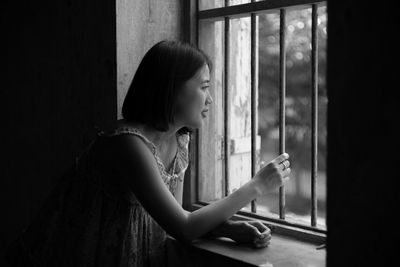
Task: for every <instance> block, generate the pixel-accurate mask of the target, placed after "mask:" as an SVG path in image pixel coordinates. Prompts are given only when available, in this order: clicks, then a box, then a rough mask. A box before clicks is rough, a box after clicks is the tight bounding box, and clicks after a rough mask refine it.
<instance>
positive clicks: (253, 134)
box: [250, 0, 258, 213]
mask: <svg viewBox="0 0 400 267" xmlns="http://www.w3.org/2000/svg"><path fill="white" fill-rule="evenodd" d="M254 1H255V0H252V2H254ZM256 20H257V15H256V14H251V22H250V23H251V24H250V31H251V32H250V42H251V43H250V47H251V48H250V49H251V51H250V54H251V55H250V61H251V63H250V65H251V71H250V72H251V73H250V74H251V77H250V82H251V89H250V90H251V112H250V113H251V177H253V176H254V175H255V174H256V171H257V154H256V152H257V150H256V149H257V147H256V140H257V139H256V138H257V127H258V125H257V122H256V114H257V105H256V103H257V91H256V90H258V88H257V84H256V78H257V77H256V75H257V73H256V71H257V69H256V64H258V62H257V57H256V55H257V54H256V53H257V51H256V49H257V36H256V33H257V32H256V31H257V23H256V22H257V21H256ZM251 211H252V212H254V213H256V212H257V205H256V200H253V201H252V202H251Z"/></svg>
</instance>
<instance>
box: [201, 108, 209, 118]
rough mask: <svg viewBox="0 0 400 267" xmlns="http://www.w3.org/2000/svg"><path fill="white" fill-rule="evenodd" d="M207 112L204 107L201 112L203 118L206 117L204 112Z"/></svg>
mask: <svg viewBox="0 0 400 267" xmlns="http://www.w3.org/2000/svg"><path fill="white" fill-rule="evenodd" d="M207 112H208V109H205V110H203V111H202V112H201V115H202V116H203V118H205V117H206V113H207Z"/></svg>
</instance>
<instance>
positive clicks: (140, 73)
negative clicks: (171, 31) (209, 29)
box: [122, 40, 212, 134]
mask: <svg viewBox="0 0 400 267" xmlns="http://www.w3.org/2000/svg"><path fill="white" fill-rule="evenodd" d="M205 64H207V65H208V67H209V68H210V70H211V67H212V66H211V65H212V64H211V61H210V59H209V58H208V57H207V55H206V54H205V53H204V52H203V51H201V50H200V49H198V48H197V47H195V46H194V45H192V44H189V43H183V42H179V41H172V40H164V41H161V42H159V43H157V44H155V45H154V46H153V47H152V48H151V49H150V50H149V51H148V52H147V53H146V55H145V56H144V57H143V59H142V61H141V62H140V64H139V67H138V69H137V71H136V73H135V76H134V78H133V80H132V83H131V85H130V87H129V89H128V93H127V95H126V97H125V100H124V103H123V105H122V116H123V117H124V119H126V120H127V121H135V122H140V123H144V124H146V125H148V126H151V127H154V128H155V129H157V130H159V131H167V130H168V126H169V123H173V122H174V111H175V105H176V99H177V95H178V93H179V91H180V89H181V88H182V85H183V84H184V82H186V81H188V80H189V79H190V78H191V77H193V76H194V75H195V74H196V72H197V71H198V70H200V69H201V68H202V67H203V66H204V65H205ZM191 132H192V131H191V129H189V128H187V127H183V128H181V129H180V130H179V131H178V133H179V134H183V133H191Z"/></svg>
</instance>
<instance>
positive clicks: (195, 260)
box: [167, 234, 326, 267]
mask: <svg viewBox="0 0 400 267" xmlns="http://www.w3.org/2000/svg"><path fill="white" fill-rule="evenodd" d="M167 244H168V247H169V254H170V259H171V258H173V256H174V255H175V257H178V258H179V259H180V260H182V255H185V256H186V257H187V259H186V262H185V265H184V266H203V265H204V266H206V265H205V264H208V266H213V265H211V264H212V263H218V264H223V263H224V262H225V261H226V262H227V263H228V262H229V266H263V267H272V266H274V267H279V266H284V267H291V266H297V267H301V266H315V267H317V266H325V258H326V249H320V250H317V249H316V247H317V246H316V245H315V244H311V243H306V242H303V241H299V240H295V239H291V238H289V237H286V236H281V235H277V234H274V235H273V236H272V239H271V243H270V245H269V246H268V247H266V248H261V249H254V248H251V247H249V246H248V245H241V244H238V243H236V242H234V241H232V240H231V239H228V238H219V239H216V240H208V239H199V240H197V241H195V242H193V244H192V245H190V246H186V247H185V246H183V245H181V244H180V243H178V242H177V241H176V240H175V239H173V238H172V237H169V238H168V243H167ZM178 247H179V248H178ZM182 249H184V250H185V252H182ZM177 250H180V253H179V252H177ZM171 253H172V254H174V255H172V256H171ZM182 253H183V254H182ZM187 261H189V262H187ZM200 262H201V263H200ZM171 264H172V265H171V266H173V263H171ZM175 264H176V263H175ZM176 266H178V265H176Z"/></svg>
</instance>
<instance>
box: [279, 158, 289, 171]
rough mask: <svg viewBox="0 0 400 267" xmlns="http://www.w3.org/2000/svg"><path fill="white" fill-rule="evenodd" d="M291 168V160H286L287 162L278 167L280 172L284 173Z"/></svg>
mask: <svg viewBox="0 0 400 267" xmlns="http://www.w3.org/2000/svg"><path fill="white" fill-rule="evenodd" d="M289 166H290V161H289V160H285V161H282V162H281V163H280V164H279V165H278V166H277V168H278V169H279V170H281V171H284V170H286V169H288V168H289Z"/></svg>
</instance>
